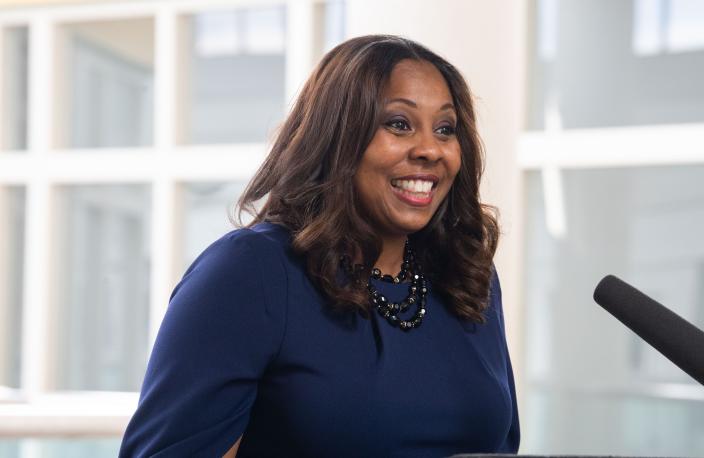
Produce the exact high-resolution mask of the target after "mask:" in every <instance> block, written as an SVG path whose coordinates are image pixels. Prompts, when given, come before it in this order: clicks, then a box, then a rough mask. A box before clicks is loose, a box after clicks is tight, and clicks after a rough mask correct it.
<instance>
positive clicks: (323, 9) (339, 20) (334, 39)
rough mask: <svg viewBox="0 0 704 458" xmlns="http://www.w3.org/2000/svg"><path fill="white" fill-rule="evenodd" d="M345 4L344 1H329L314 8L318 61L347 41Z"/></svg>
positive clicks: (317, 4)
mask: <svg viewBox="0 0 704 458" xmlns="http://www.w3.org/2000/svg"><path fill="white" fill-rule="evenodd" d="M345 3H346V2H345V1H344V0H328V1H325V2H322V3H316V4H315V6H314V8H315V24H316V28H315V46H316V50H315V55H316V56H317V59H318V60H319V59H320V58H322V57H323V54H325V53H326V52H328V51H330V50H331V49H332V48H334V47H335V46H337V45H338V44H340V43H341V42H342V41H343V40H344V39H345V34H346V28H345V25H346V24H345V22H346V11H345Z"/></svg>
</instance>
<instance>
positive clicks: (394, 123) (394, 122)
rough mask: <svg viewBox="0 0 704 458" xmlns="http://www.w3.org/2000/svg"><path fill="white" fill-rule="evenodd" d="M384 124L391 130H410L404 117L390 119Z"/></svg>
mask: <svg viewBox="0 0 704 458" xmlns="http://www.w3.org/2000/svg"><path fill="white" fill-rule="evenodd" d="M384 125H385V126H386V127H388V128H390V129H393V130H399V131H408V130H411V126H410V125H408V122H406V120H405V119H391V120H389V121H387V122H385V123H384Z"/></svg>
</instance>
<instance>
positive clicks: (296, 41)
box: [286, 0, 315, 104]
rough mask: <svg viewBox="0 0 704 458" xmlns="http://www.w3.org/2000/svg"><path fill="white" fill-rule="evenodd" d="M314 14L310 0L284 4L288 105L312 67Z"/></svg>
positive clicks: (297, 0)
mask: <svg viewBox="0 0 704 458" xmlns="http://www.w3.org/2000/svg"><path fill="white" fill-rule="evenodd" d="M314 14H315V9H314V5H313V1H312V0H289V1H288V2H287V3H286V100H287V102H288V103H289V104H290V103H292V101H293V98H294V97H295V96H296V94H298V91H299V90H300V89H301V87H302V86H303V83H304V82H305V80H306V77H307V76H308V73H310V71H311V68H312V66H313V50H314V38H315V30H314V24H313V17H314Z"/></svg>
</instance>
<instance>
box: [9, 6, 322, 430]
mask: <svg viewBox="0 0 704 458" xmlns="http://www.w3.org/2000/svg"><path fill="white" fill-rule="evenodd" d="M323 3H324V1H323V0H188V1H187V0H153V1H145V2H114V3H110V2H105V3H97V2H96V3H79V4H71V5H64V6H33V7H30V8H17V9H12V10H8V11H3V13H2V15H1V16H0V30H2V31H4V29H5V28H6V27H11V26H26V27H28V35H29V56H28V61H29V101H28V110H27V111H28V116H29V119H28V134H27V136H28V144H27V145H28V147H27V151H22V152H18V151H0V186H12V185H20V186H23V187H25V189H26V223H25V224H26V231H25V250H24V254H25V267H24V285H23V291H24V304H23V319H22V321H23V330H22V349H23V350H22V355H21V360H22V374H21V379H22V389H21V390H19V391H18V390H9V389H6V388H4V387H0V436H11V437H26V436H32V437H36V436H57V435H80V436H95V435H100V436H105V435H109V436H119V435H121V434H122V433H123V431H124V428H125V427H126V425H127V422H128V420H129V418H130V417H131V415H132V413H133V412H134V409H135V408H136V405H137V398H138V394H137V393H133V392H129V393H124V392H51V391H49V390H48V389H47V381H48V380H47V376H48V374H47V368H48V366H49V364H48V363H49V361H48V358H49V348H48V345H49V342H48V340H47V332H46V331H47V329H48V327H49V325H50V323H48V316H49V314H48V311H49V310H48V307H49V304H50V294H51V293H50V285H51V282H52V272H51V271H50V268H49V265H50V264H51V263H50V262H47V260H48V259H49V258H50V252H51V236H52V234H51V230H50V229H49V228H51V227H52V226H53V224H52V223H53V220H54V217H55V216H54V215H53V214H52V211H51V210H52V196H53V193H54V188H55V187H56V186H60V185H66V184H73V185H75V184H88V183H90V184H125V183H140V184H148V185H150V186H151V190H152V193H151V196H152V197H151V199H152V200H151V208H152V216H151V218H152V220H151V222H152V223H151V247H152V265H151V278H150V291H151V297H150V326H149V329H150V332H149V341H150V343H152V342H153V341H154V338H155V336H156V333H157V330H158V328H159V325H160V323H161V319H162V317H163V315H164V312H165V310H166V306H167V304H168V299H169V295H170V293H171V290H172V289H173V287H174V284H175V282H176V279H177V275H178V274H179V273H180V272H178V269H179V268H180V266H179V264H178V260H177V259H174V258H175V255H174V253H175V252H176V250H175V247H176V245H177V238H176V237H177V234H178V229H177V227H176V226H177V224H178V216H179V202H178V192H179V189H180V186H181V184H182V183H186V182H191V181H194V182H203V181H213V182H216V181H242V180H248V179H249V178H250V177H251V176H252V174H253V173H254V172H255V171H256V169H257V168H258V166H259V165H260V163H261V161H262V160H263V158H264V157H265V154H266V152H267V145H266V144H265V143H251V144H219V145H192V146H191V145H181V144H179V143H178V141H177V140H178V139H179V138H180V133H179V127H180V126H181V124H180V121H179V120H178V119H176V117H175V116H174V113H177V109H178V108H180V105H179V104H180V100H179V98H178V97H179V94H183V91H180V87H179V85H180V84H181V85H183V84H184V82H183V81H178V80H177V78H176V75H177V74H178V73H179V72H178V66H179V65H181V62H180V61H179V49H178V47H179V46H180V45H183V36H182V35H180V33H181V30H182V28H181V23H180V21H181V19H182V18H183V17H184V16H186V15H190V14H194V13H201V12H207V11H217V10H226V9H233V8H239V7H252V6H255V7H261V6H267V5H283V6H285V7H286V18H287V19H286V67H285V72H286V75H285V84H286V88H285V94H286V99H287V100H288V101H292V100H293V98H294V97H295V95H296V94H297V92H298V90H299V88H300V87H301V86H302V84H303V82H304V81H305V78H306V77H307V76H308V74H309V73H310V71H311V69H312V67H313V65H314V59H315V58H317V57H318V56H315V55H314V54H315V50H317V49H321V46H320V43H318V42H317V41H319V39H320V38H319V37H320V36H321V35H322V34H320V33H317V34H316V27H321V26H322V24H319V23H318V22H319V18H320V17H322V16H321V15H320V14H317V13H316V11H317V9H318V7H320V6H321V5H322V4H323ZM129 18H152V19H153V20H154V48H155V52H154V56H155V61H154V90H155V93H154V106H155V107H157V108H158V109H156V110H154V118H153V123H154V134H153V138H154V142H153V145H152V146H149V147H138V148H112V149H103V148H101V149H100V151H99V153H98V152H97V151H91V150H86V149H81V150H71V149H65V148H64V149H61V148H54V145H53V144H52V143H53V139H54V138H56V135H55V134H56V126H55V123H54V120H55V117H56V115H57V113H56V111H55V110H56V107H55V106H54V103H52V102H53V101H54V100H55V97H56V96H57V94H55V93H54V90H55V86H56V85H55V84H54V81H55V78H56V77H58V76H59V74H58V73H57V70H56V66H57V64H59V63H60V62H57V61H58V60H59V58H58V57H57V56H56V53H55V51H56V49H55V34H56V31H57V28H58V27H59V26H60V25H61V24H64V23H73V22H81V21H101V20H117V19H129ZM316 18H318V22H316ZM1 37H2V34H0V45H2V43H1V39H2V38H1ZM1 50H2V46H0V53H1V52H2V51H1ZM182 52H183V51H182ZM1 58H2V56H1V55H0V60H1ZM18 397H19V398H20V401H18Z"/></svg>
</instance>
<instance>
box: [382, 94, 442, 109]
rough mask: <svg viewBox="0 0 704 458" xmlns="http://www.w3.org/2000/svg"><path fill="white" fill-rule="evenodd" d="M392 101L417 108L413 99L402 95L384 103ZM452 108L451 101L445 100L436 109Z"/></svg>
mask: <svg viewBox="0 0 704 458" xmlns="http://www.w3.org/2000/svg"><path fill="white" fill-rule="evenodd" d="M394 102H400V103H403V104H404V105H408V106H410V107H413V108H418V104H417V103H415V102H414V101H413V100H409V99H405V98H403V97H398V98H395V99H391V100H388V101H387V102H386V104H387V105H388V104H390V103H394ZM454 109H455V106H454V105H453V104H452V103H450V102H447V103H446V104H445V105H443V106H441V107H440V109H439V110H438V111H445V110H454Z"/></svg>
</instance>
